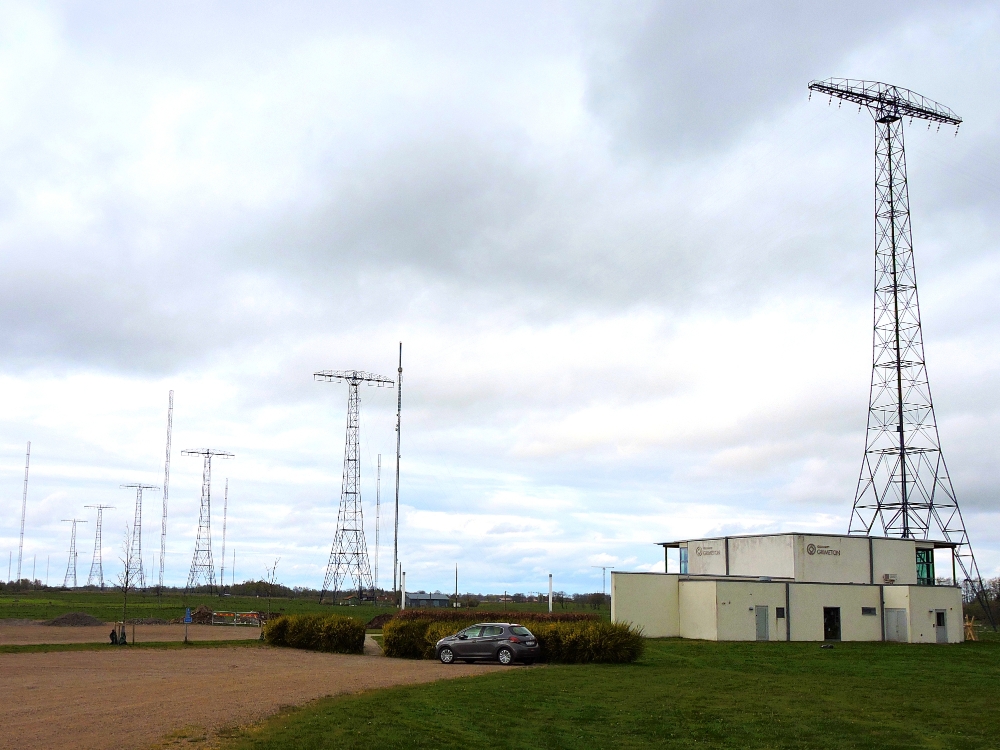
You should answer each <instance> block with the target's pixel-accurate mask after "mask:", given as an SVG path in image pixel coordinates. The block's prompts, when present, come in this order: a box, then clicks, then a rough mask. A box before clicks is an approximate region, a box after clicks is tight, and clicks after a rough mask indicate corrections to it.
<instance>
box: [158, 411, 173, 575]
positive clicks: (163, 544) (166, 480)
mask: <svg viewBox="0 0 1000 750" xmlns="http://www.w3.org/2000/svg"><path fill="white" fill-rule="evenodd" d="M173 431H174V392H173V391H170V396H169V397H168V400H167V458H166V460H165V461H164V462H163V520H162V521H161V522H160V582H159V584H158V585H157V588H156V591H157V593H160V592H161V591H162V590H163V560H164V558H165V557H166V556H167V498H168V497H169V496H170V441H171V437H172V435H173Z"/></svg>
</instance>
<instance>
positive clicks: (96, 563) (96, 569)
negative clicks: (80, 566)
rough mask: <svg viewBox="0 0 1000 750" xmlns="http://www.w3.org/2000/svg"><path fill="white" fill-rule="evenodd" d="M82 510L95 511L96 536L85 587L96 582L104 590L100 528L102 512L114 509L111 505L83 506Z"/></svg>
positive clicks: (102, 520) (102, 517) (102, 518)
mask: <svg viewBox="0 0 1000 750" xmlns="http://www.w3.org/2000/svg"><path fill="white" fill-rule="evenodd" d="M83 507H84V508H96V509H97V534H96V535H95V536H94V557H93V559H92V560H91V563H90V574H89V575H88V576H87V585H88V586H90V585H92V584H93V582H94V580H95V579H96V580H97V582H98V583H97V585H98V586H100V587H101V588H102V589H103V588H104V560H103V556H102V554H101V549H102V547H103V544H104V543H103V541H102V540H101V526H102V524H103V522H104V511H105V510H108V509H109V508H114V507H115V506H113V505H84V506H83Z"/></svg>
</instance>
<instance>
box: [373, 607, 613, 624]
mask: <svg viewBox="0 0 1000 750" xmlns="http://www.w3.org/2000/svg"><path fill="white" fill-rule="evenodd" d="M473 618H475V619H473ZM392 619H393V620H427V621H428V622H466V621H468V623H469V624H470V625H475V624H476V623H477V622H520V623H525V622H598V621H599V620H600V619H601V616H600V615H598V614H596V613H592V612H513V611H511V612H508V611H505V610H501V611H491V610H479V609H477V610H476V611H475V612H469V611H467V610H466V609H465V608H462V609H458V608H455V609H445V608H443V607H442V608H440V609H438V608H434V609H404V610H403V611H402V612H397V613H396V614H395V615H394V616H393V618H392Z"/></svg>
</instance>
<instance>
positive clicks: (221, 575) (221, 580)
mask: <svg viewBox="0 0 1000 750" xmlns="http://www.w3.org/2000/svg"><path fill="white" fill-rule="evenodd" d="M228 510H229V477H226V492H225V494H224V495H223V500H222V569H221V570H220V571H219V596H222V592H223V591H224V590H225V588H226V513H227V511H228Z"/></svg>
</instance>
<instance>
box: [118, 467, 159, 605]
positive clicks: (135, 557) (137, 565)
mask: <svg viewBox="0 0 1000 750" xmlns="http://www.w3.org/2000/svg"><path fill="white" fill-rule="evenodd" d="M121 488H122V489H123V490H135V520H134V521H133V522H132V549H131V552H130V554H129V557H128V562H129V571H128V580H130V581H134V582H135V586H136V588H141V589H144V588H146V571H145V570H143V568H142V491H143V490H158V489H160V488H159V487H157V486H156V485H154V484H123V485H122V486H121Z"/></svg>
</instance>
